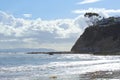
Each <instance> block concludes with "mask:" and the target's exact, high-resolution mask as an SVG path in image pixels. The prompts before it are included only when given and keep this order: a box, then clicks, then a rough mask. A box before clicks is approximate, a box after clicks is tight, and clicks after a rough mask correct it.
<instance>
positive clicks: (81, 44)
mask: <svg viewBox="0 0 120 80" xmlns="http://www.w3.org/2000/svg"><path fill="white" fill-rule="evenodd" d="M71 51H72V52H81V53H89V52H93V53H94V52H120V22H117V21H116V22H113V23H112V24H111V23H109V24H105V25H94V26H90V27H88V28H86V29H85V31H84V33H83V34H82V35H81V36H80V38H79V39H78V40H77V41H76V43H75V44H74V46H73V47H72V49H71Z"/></svg>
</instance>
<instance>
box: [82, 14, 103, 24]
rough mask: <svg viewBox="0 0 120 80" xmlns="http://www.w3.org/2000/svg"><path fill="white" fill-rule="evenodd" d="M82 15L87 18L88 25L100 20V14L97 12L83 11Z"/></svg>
mask: <svg viewBox="0 0 120 80" xmlns="http://www.w3.org/2000/svg"><path fill="white" fill-rule="evenodd" d="M84 17H87V18H88V19H89V20H88V21H87V23H88V25H89V26H91V24H92V25H96V23H97V22H98V21H99V20H100V18H101V16H100V15H99V14H98V13H92V12H89V13H85V14H84Z"/></svg>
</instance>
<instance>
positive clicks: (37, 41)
mask: <svg viewBox="0 0 120 80" xmlns="http://www.w3.org/2000/svg"><path fill="white" fill-rule="evenodd" d="M92 11H93V12H97V13H99V14H101V15H103V16H109V15H108V13H116V12H120V10H113V9H109V10H107V9H104V8H102V9H99V8H98V9H97V8H89V9H87V10H76V11H74V13H77V14H80V16H78V17H76V18H74V19H56V20H42V19H40V18H38V19H34V20H30V19H24V18H15V17H14V16H13V15H10V14H7V13H5V12H2V11H0V38H1V40H0V44H1V45H2V46H0V48H7V47H10V48H11V47H15V48H19V47H20V48H21V47H28V48H33V47H34V48H40V47H44V48H54V49H56V50H61V49H62V50H63V49H64V50H68V48H69V49H70V47H72V45H73V44H74V42H75V41H76V39H77V38H78V37H79V36H80V34H82V33H83V31H84V29H85V28H86V27H87V26H88V24H87V22H86V21H87V20H88V18H85V17H84V16H83V14H84V13H85V12H92ZM65 45H66V46H65ZM70 45H71V46H70ZM56 46H57V47H56ZM61 47H62V48H61ZM65 47H66V48H65Z"/></svg>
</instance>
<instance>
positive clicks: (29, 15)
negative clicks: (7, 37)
mask: <svg viewBox="0 0 120 80" xmlns="http://www.w3.org/2000/svg"><path fill="white" fill-rule="evenodd" d="M23 16H24V17H26V18H30V17H32V14H23Z"/></svg>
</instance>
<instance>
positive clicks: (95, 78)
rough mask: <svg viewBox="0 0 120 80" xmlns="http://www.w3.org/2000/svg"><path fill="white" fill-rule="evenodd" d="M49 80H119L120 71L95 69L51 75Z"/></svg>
mask: <svg viewBox="0 0 120 80" xmlns="http://www.w3.org/2000/svg"><path fill="white" fill-rule="evenodd" d="M49 79H50V80H120V71H96V72H88V73H85V74H73V75H51V76H49Z"/></svg>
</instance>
